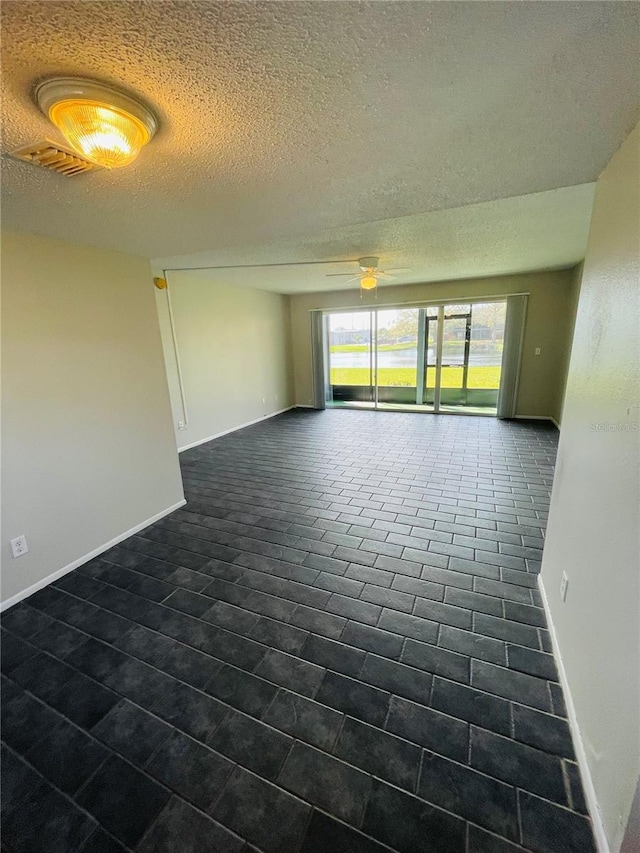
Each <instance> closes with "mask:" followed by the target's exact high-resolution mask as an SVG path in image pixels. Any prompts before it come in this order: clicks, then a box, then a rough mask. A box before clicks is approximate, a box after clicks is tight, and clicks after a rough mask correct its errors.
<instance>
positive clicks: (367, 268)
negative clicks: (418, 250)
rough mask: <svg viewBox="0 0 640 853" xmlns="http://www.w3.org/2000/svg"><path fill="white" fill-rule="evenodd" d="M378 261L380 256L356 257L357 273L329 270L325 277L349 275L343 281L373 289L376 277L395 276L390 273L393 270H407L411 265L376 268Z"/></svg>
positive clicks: (375, 284) (362, 288)
mask: <svg viewBox="0 0 640 853" xmlns="http://www.w3.org/2000/svg"><path fill="white" fill-rule="evenodd" d="M379 262H380V258H375V257H370V258H369V257H368V258H358V261H357V263H358V266H359V267H360V272H359V273H357V275H353V274H352V273H350V272H330V273H327V278H331V277H332V276H345V275H348V276H351V278H349V279H347V281H346V282H345V283H346V284H349V282H352V281H359V282H360V290H361V291H362V290H374V289H375V288H376V287H377V286H378V279H380V278H384V279H387V278H395V276H394V275H391V273H394V272H396V273H397V272H409V271H410V270H411V267H395V268H394V269H390V270H381V269H379V268H378V264H379ZM361 295H362V294H361Z"/></svg>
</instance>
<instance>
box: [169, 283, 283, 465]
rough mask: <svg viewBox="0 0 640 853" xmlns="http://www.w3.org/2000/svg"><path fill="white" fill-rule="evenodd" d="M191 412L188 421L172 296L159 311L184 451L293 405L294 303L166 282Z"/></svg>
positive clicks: (233, 289)
mask: <svg viewBox="0 0 640 853" xmlns="http://www.w3.org/2000/svg"><path fill="white" fill-rule="evenodd" d="M168 281H169V290H170V300H171V306H172V310H173V319H174V328H175V334H176V341H177V350H178V354H179V360H180V367H181V371H182V378H183V383H184V385H183V388H184V396H185V401H186V408H187V414H188V418H187V428H186V429H185V430H184V431H183V430H179V429H178V423H179V421H183V420H185V417H184V413H183V409H182V401H181V398H180V389H179V385H178V373H177V369H176V356H175V350H174V346H173V340H172V336H171V325H170V318H169V312H168V302H167V291H166V290H157V291H156V303H157V307H158V316H159V320H160V329H161V332H162V341H163V347H164V353H165V361H166V366H167V377H168V380H169V390H170V394H171V405H172V409H173V422H174V429H175V430H176V441H177V443H178V448H179V449H180V450H182V449H184V448H185V447H188V446H191V445H193V444H196V443H198V442H201V441H203V440H206V439H208V438H211V437H213V436H215V435H218V434H220V433H223V432H225V431H229V430H232V429H234V428H236V427H239V426H242V425H243V424H247V423H250V422H252V421H255V420H257V419H260V418H263V417H266V416H268V415H271V414H273V413H274V412H278V411H280V410H282V409H286V408H288V407H290V406H291V405H293V378H292V366H291V324H290V314H289V297H288V296H281V295H280V294H277V293H267V292H265V291H262V290H253V289H251V288H244V287H240V288H239V287H237V286H233V285H229V284H223V283H220V282H213V281H211V280H210V279H209V278H207V276H206V275H205V274H201V273H189V272H172V273H169V274H168Z"/></svg>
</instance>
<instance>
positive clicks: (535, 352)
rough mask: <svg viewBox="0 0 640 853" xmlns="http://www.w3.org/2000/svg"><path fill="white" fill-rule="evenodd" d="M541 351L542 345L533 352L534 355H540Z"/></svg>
mask: <svg viewBox="0 0 640 853" xmlns="http://www.w3.org/2000/svg"><path fill="white" fill-rule="evenodd" d="M541 352H542V350H541V349H540V347H536V348H535V350H534V351H533V354H534V355H540V353H541Z"/></svg>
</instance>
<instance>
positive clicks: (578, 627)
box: [542, 126, 640, 853]
mask: <svg viewBox="0 0 640 853" xmlns="http://www.w3.org/2000/svg"><path fill="white" fill-rule="evenodd" d="M639 146H640V126H639V127H637V128H636V130H635V131H634V132H633V133H632V135H631V136H630V137H629V138H628V139H627V141H626V142H625V143H624V145H623V146H622V148H621V149H620V150H619V151H618V152H617V153H616V155H615V156H614V157H613V159H612V160H611V162H610V163H609V165H608V166H607V168H606V169H605V171H604V172H603V174H602V176H601V177H600V179H599V180H598V183H597V186H596V195H595V203H594V209H593V216H592V221H591V231H590V235H589V245H588V249H587V256H586V260H585V263H584V273H583V277H582V289H581V292H580V301H579V305H578V313H577V318H576V328H575V337H574V343H573V349H572V352H571V361H570V368H569V377H568V381H567V390H566V396H565V406H564V418H563V426H562V432H561V434H560V446H559V451H558V461H557V466H556V476H555V481H554V485H553V494H552V499H551V510H550V516H549V526H548V530H547V542H546V546H545V549H544V558H543V562H542V584H543V587H544V591H545V593H546V597H547V600H548V606H549V610H550V614H551V619H552V622H553V625H554V628H555V632H556V636H557V645H558V648H559V651H560V656H561V658H562V661H563V665H564V670H565V673H566V679H567V684H568V688H569V690H568V692H569V693H570V696H571V700H572V705H573V708H574V711H575V719H576V721H577V727H578V729H579V731H580V735H581V740H582V743H583V744H584V755H585V760H586V764H587V765H588V768H589V773H590V777H591V780H592V783H593V788H592V789H591V792H592V795H595V799H596V800H597V803H598V808H599V813H600V815H601V818H602V823H603V825H604V831H605V834H606V838H607V840H608V844H609V846H610V849H611V850H612V851H614V853H617V851H618V850H619V848H620V844H621V842H622V838H623V835H624V830H625V825H626V822H627V817H628V815H629V811H630V808H631V803H632V800H633V795H634V790H635V788H636V784H637V780H638V775H639V774H640V651H639V642H640V627H639V622H640V620H639V611H640V584H639V579H640V555H639V551H640V549H639V544H640V543H639V539H638V520H639V518H640V493H639V481H640V462H639V458H640V457H639V440H640V433H639V432H638V424H639V422H640V334H639V322H640V319H639V318H640V263H639V250H640V189H639V188H640V180H639V179H640V156H639ZM562 572H566V573H567V576H568V578H569V587H568V593H567V598H566V601H565V602H564V603H563V602H562V601H561V599H560V579H561V575H562ZM589 790H590V785H589V783H588V782H587V792H589ZM592 802H593V797H592ZM603 849H605V848H604V846H603Z"/></svg>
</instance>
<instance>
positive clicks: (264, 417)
mask: <svg viewBox="0 0 640 853" xmlns="http://www.w3.org/2000/svg"><path fill="white" fill-rule="evenodd" d="M295 408H296V406H295V405H294V406H286V407H285V408H284V409H278V411H277V412H271V413H270V414H268V415H262V416H261V417H259V418H254V419H253V420H252V421H247V422H246V423H244V424H238V426H234V427H231V428H230V429H223V430H222V432H217V433H215V435H208V436H207V437H206V438H201V439H199V440H198V441H194V442H192V443H191V444H184V445H183V446H182V447H179V448H178V453H182V451H183V450H191V448H192V447H198V445H199V444H206V443H207V442H208V441H213V439H214V438H222V436H223V435H229V433H230V432H237V431H238V430H239V429H244V428H245V427H248V426H253V425H254V424H259V423H260V421H266V420H268V419H269V418H275V416H276V415H281V414H283V412H288V411H290V410H291V409H295Z"/></svg>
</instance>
